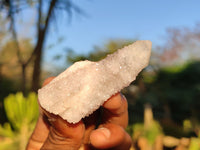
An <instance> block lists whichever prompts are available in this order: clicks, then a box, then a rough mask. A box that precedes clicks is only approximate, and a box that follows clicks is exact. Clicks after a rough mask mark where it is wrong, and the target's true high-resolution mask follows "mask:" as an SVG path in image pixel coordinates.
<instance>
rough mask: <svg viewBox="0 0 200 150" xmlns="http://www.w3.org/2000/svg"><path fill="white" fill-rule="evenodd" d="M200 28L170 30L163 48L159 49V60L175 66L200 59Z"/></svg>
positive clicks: (197, 26)
mask: <svg viewBox="0 0 200 150" xmlns="http://www.w3.org/2000/svg"><path fill="white" fill-rule="evenodd" d="M199 41H200V26H199V24H197V25H196V26H195V27H193V28H187V27H184V28H169V29H167V39H166V42H165V44H164V45H163V46H161V47H159V48H158V49H157V50H158V51H159V54H160V55H159V56H158V55H157V56H158V57H157V58H159V60H157V62H159V63H162V64H164V65H174V64H180V63H184V62H186V61H188V60H189V61H190V60H198V59H200V53H199V48H200V45H199Z"/></svg>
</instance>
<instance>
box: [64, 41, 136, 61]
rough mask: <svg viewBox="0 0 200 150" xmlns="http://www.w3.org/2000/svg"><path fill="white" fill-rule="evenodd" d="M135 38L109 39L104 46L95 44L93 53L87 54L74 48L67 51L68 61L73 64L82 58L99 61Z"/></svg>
mask: <svg viewBox="0 0 200 150" xmlns="http://www.w3.org/2000/svg"><path fill="white" fill-rule="evenodd" d="M134 41H135V40H122V39H115V40H110V41H108V42H107V43H106V44H105V45H104V46H103V47H99V46H94V49H93V51H92V52H91V53H89V54H87V55H83V54H76V53H74V51H73V50H68V53H67V63H69V64H73V63H75V62H77V61H80V60H91V61H99V60H101V59H103V58H105V57H106V56H107V55H108V54H111V53H114V52H115V51H116V50H118V49H120V48H123V47H124V46H127V45H129V44H131V43H133V42H134Z"/></svg>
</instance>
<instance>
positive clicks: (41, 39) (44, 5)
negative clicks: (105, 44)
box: [0, 0, 82, 91]
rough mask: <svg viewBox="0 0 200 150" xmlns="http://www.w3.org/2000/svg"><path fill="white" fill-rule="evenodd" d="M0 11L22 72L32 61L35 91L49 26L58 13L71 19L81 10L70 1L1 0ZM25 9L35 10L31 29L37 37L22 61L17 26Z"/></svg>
mask: <svg viewBox="0 0 200 150" xmlns="http://www.w3.org/2000/svg"><path fill="white" fill-rule="evenodd" d="M0 9H1V13H4V12H5V11H6V17H5V19H8V20H9V22H10V31H11V33H12V37H13V39H14V41H15V44H16V52H17V56H18V61H19V62H20V63H21V64H22V66H23V70H24V71H25V70H26V67H27V65H28V64H29V63H30V62H31V61H33V73H32V90H33V91H37V89H38V88H39V86H40V75H41V61H42V54H43V49H44V44H45V40H46V38H47V36H48V30H49V28H50V25H52V23H53V21H54V20H55V18H56V16H58V15H59V12H60V11H65V12H67V14H68V15H69V17H71V15H72V13H73V12H76V13H79V14H81V13H82V10H81V9H80V8H79V7H77V6H76V5H75V4H74V3H73V1H72V0H66V1H63V0H50V1H45V0H36V1H35V0H2V1H1V2H0ZM26 9H35V10H36V13H37V19H36V22H35V24H34V26H33V28H34V27H35V28H36V32H37V35H36V37H35V39H33V41H35V43H34V45H33V49H32V53H31V55H30V57H29V58H28V59H26V60H23V59H22V57H23V56H22V55H23V54H22V53H21V48H20V46H19V35H20V32H19V25H20V21H21V20H20V19H22V20H23V17H22V15H24V13H26V11H25V10H26ZM4 10H5V11H4ZM32 17H33V16H32ZM19 20H20V21H19Z"/></svg>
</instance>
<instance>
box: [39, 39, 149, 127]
mask: <svg viewBox="0 0 200 150" xmlns="http://www.w3.org/2000/svg"><path fill="white" fill-rule="evenodd" d="M150 53H151V42H150V41H137V42H134V43H133V44H131V45H129V46H127V47H124V48H122V49H120V50H118V51H117V52H115V53H114V54H111V55H108V56H107V57H106V58H105V59H103V60H101V61H99V62H91V61H80V62H76V63H75V64H73V65H72V66H71V67H70V68H68V69H67V70H65V71H64V72H63V73H61V74H60V75H58V76H57V77H56V78H55V79H53V80H52V82H50V83H49V84H48V85H46V86H44V87H43V88H41V89H40V90H39V91H38V98H39V102H40V105H41V106H42V107H43V108H44V109H45V110H47V111H48V112H50V113H53V114H56V115H59V116H61V117H62V118H63V119H65V120H67V121H68V122H70V123H77V122H79V121H80V120H81V119H82V118H84V117H85V116H88V115H90V114H91V113H92V112H94V111H95V110H96V109H98V108H99V107H100V106H101V105H102V104H103V103H104V102H105V101H106V100H107V99H109V98H110V97H111V96H112V95H113V94H115V93H117V92H119V91H120V90H121V89H123V88H124V87H126V86H128V85H129V84H130V83H131V82H132V81H133V80H135V78H136V76H137V74H138V73H139V72H140V71H141V70H142V69H143V68H144V67H146V66H147V65H148V62H149V58H150Z"/></svg>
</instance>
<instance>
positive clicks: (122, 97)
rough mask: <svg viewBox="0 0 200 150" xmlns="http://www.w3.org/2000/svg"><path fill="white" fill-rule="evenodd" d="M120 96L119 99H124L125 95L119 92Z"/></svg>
mask: <svg viewBox="0 0 200 150" xmlns="http://www.w3.org/2000/svg"><path fill="white" fill-rule="evenodd" d="M120 96H121V99H122V100H125V99H126V97H125V96H124V95H123V94H122V93H121V92H120Z"/></svg>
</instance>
